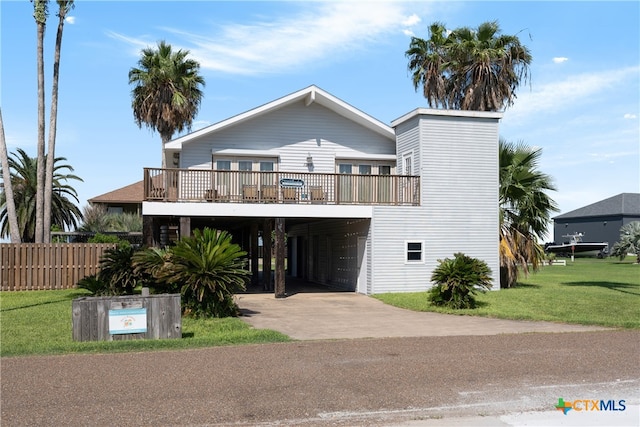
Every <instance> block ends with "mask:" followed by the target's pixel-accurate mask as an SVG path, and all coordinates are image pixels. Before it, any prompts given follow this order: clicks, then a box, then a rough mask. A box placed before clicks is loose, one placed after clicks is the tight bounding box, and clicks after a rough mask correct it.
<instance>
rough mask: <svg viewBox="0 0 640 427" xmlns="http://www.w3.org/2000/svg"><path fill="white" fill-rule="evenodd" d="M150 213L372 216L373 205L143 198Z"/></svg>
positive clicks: (308, 216) (165, 214)
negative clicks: (156, 200)
mask: <svg viewBox="0 0 640 427" xmlns="http://www.w3.org/2000/svg"><path fill="white" fill-rule="evenodd" d="M142 214H143V215H149V216H191V217H254V218H263V217H264V218H371V215H372V214H373V206H366V205H316V204H295V203H285V204H283V203H210V202H181V203H168V202H142Z"/></svg>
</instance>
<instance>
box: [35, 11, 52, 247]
mask: <svg viewBox="0 0 640 427" xmlns="http://www.w3.org/2000/svg"><path fill="white" fill-rule="evenodd" d="M32 2H33V18H34V19H35V21H36V36H37V47H36V55H37V70H38V71H37V73H38V144H37V145H38V149H37V158H38V171H37V176H36V177H37V191H36V209H35V221H36V226H35V230H34V232H35V242H36V243H42V242H43V241H44V184H45V160H44V155H45V154H44V120H45V118H44V30H45V27H46V24H47V15H48V12H49V11H48V6H49V1H48V0H32Z"/></svg>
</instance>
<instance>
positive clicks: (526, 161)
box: [499, 139, 558, 287]
mask: <svg viewBox="0 0 640 427" xmlns="http://www.w3.org/2000/svg"><path fill="white" fill-rule="evenodd" d="M499 145H500V148H499V158H500V160H499V162H500V172H499V173H500V188H499V200H500V284H501V286H502V287H512V286H514V285H515V283H516V281H517V279H518V274H519V272H520V271H523V272H524V274H527V272H528V271H529V266H530V265H531V267H532V268H533V269H534V270H536V269H537V268H538V267H539V266H540V265H541V264H542V262H543V260H544V249H543V248H542V246H541V245H540V244H539V243H538V240H542V239H544V237H545V235H546V232H547V224H548V223H549V221H550V220H551V213H552V212H557V211H558V207H557V205H556V203H555V202H554V201H553V199H551V197H549V195H548V194H547V192H549V191H555V187H554V185H553V183H552V179H551V177H550V176H549V175H546V174H544V173H542V172H540V171H539V170H538V163H539V160H540V156H541V155H542V151H541V150H540V149H537V150H534V149H531V148H529V147H528V146H526V145H525V144H524V143H522V142H519V143H515V144H514V143H510V142H506V141H504V140H502V139H501V140H500V144H499Z"/></svg>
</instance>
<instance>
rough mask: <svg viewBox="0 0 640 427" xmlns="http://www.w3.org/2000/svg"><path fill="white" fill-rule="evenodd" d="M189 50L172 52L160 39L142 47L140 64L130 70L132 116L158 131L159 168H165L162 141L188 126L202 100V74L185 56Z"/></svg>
mask: <svg viewBox="0 0 640 427" xmlns="http://www.w3.org/2000/svg"><path fill="white" fill-rule="evenodd" d="M187 55H189V51H188V50H178V51H176V52H174V51H173V50H172V48H171V45H169V44H167V43H165V42H164V41H161V42H159V43H158V48H157V49H152V48H146V49H143V50H142V57H141V58H140V60H139V61H138V67H139V68H131V70H130V71H129V84H133V85H135V87H134V88H133V90H132V91H131V96H132V103H131V106H132V108H133V116H134V118H135V121H136V124H137V125H138V126H139V127H142V124H145V125H146V126H147V127H148V128H150V129H152V130H154V131H157V132H158V133H159V134H160V138H161V139H162V168H163V169H164V168H166V159H165V156H164V145H165V144H166V143H167V142H168V141H169V140H171V137H172V136H173V134H174V133H175V132H176V131H177V132H181V131H182V130H184V129H185V127H186V129H187V130H191V124H192V122H193V119H194V118H195V116H196V115H197V113H198V109H199V107H200V102H201V100H202V90H201V87H204V85H205V82H204V78H203V77H202V76H200V75H199V74H198V70H199V69H200V64H199V63H198V62H196V61H194V60H192V59H187Z"/></svg>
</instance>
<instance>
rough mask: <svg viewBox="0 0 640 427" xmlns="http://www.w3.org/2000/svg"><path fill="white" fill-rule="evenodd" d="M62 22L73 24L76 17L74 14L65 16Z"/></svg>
mask: <svg viewBox="0 0 640 427" xmlns="http://www.w3.org/2000/svg"><path fill="white" fill-rule="evenodd" d="M64 22H65V23H66V24H69V25H73V24H75V23H76V17H75V16H67V17H66V18H64Z"/></svg>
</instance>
